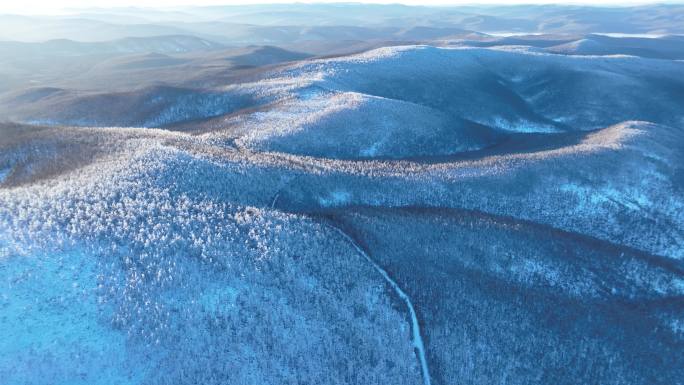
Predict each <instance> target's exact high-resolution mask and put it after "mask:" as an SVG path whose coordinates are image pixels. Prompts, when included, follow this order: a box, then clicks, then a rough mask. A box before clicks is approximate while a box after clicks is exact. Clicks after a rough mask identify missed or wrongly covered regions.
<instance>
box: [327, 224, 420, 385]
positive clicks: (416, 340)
mask: <svg viewBox="0 0 684 385" xmlns="http://www.w3.org/2000/svg"><path fill="white" fill-rule="evenodd" d="M328 226H330V228H332V229H334V230H335V231H337V232H338V233H339V234H340V235H341V236H342V237H343V238H344V239H346V240H347V242H349V243H350V244H351V245H352V246H353V247H354V248H355V249H356V251H358V252H359V254H361V255H363V257H364V258H365V259H366V260H367V261H368V262H369V263H370V264H371V265H372V266H373V267H374V268H375V270H377V272H378V273H380V275H382V277H383V278H384V279H385V281H387V283H389V285H390V286H391V287H392V289H394V291H395V292H396V293H397V295H398V296H399V298H401V300H402V301H404V303H405V304H406V307H407V308H408V310H409V313H410V315H411V330H412V332H413V346H414V347H415V349H416V353H417V354H418V360H419V361H420V369H421V372H422V375H423V384H424V385H430V371H429V370H428V364H427V358H426V357H425V344H423V337H422V336H421V334H420V324H419V323H418V317H417V316H416V310H415V309H414V308H413V303H411V298H409V296H408V295H407V294H406V293H405V292H404V291H403V290H402V289H401V287H399V284H398V283H397V282H396V281H395V280H393V279H392V277H390V276H389V274H388V273H387V271H385V269H383V268H382V267H380V265H378V264H377V263H376V262H375V261H374V260H373V259H372V258H371V257H370V256H369V255H368V254H367V253H366V252H365V251H364V250H363V249H362V248H361V247H360V246H359V245H358V244H357V243H356V242H355V241H354V240H353V239H352V238H351V237H350V236H349V235H347V233H345V232H344V231H342V230H341V229H340V228H338V227H335V226H331V225H328Z"/></svg>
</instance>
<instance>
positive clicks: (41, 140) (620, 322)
mask: <svg viewBox="0 0 684 385" xmlns="http://www.w3.org/2000/svg"><path fill="white" fill-rule="evenodd" d="M682 79H684V63H682V62H677V61H669V60H659V59H645V58H640V57H633V56H601V57H598V56H579V55H578V56H564V55H556V54H548V53H542V52H540V51H539V50H536V49H532V48H529V47H528V48H521V47H507V48H494V49H485V48H437V47H432V46H425V45H420V46H405V47H393V48H382V49H379V50H374V51H369V52H365V53H362V54H358V55H351V56H344V57H339V58H328V59H316V60H308V61H302V62H299V63H295V64H290V65H287V66H282V67H276V68H271V69H269V70H268V71H267V72H265V73H264V74H262V76H261V77H260V78H258V79H251V80H250V81H249V82H244V83H238V84H229V85H226V86H224V87H220V88H215V87H214V88H211V89H208V90H196V89H192V90H191V89H184V88H183V89H181V88H172V89H170V88H164V87H161V88H152V89H150V88H147V89H145V90H144V91H143V92H142V93H137V94H136V93H131V94H124V93H119V94H113V95H102V94H98V95H95V96H93V95H72V94H68V92H67V94H68V95H67V97H64V98H62V97H60V96H59V95H57V96H55V94H51V95H50V96H47V97H44V98H41V99H40V101H39V104H37V105H36V106H39V107H41V108H42V110H41V111H40V113H35V111H36V109H34V108H33V107H31V108H28V107H27V108H26V109H24V110H22V111H17V113H18V114H19V115H21V116H18V119H17V120H21V121H24V122H34V123H36V122H41V124H43V125H38V124H25V123H24V124H20V123H2V124H1V125H0V330H2V331H3V335H4V336H3V338H2V339H1V340H0V378H2V379H3V382H6V383H8V384H48V383H49V384H55V383H56V384H174V385H176V384H380V383H385V384H490V383H506V384H531V383H534V384H550V383H557V384H575V383H601V384H677V383H681V381H682V378H684V355H682V354H681V353H682V352H684V326H683V325H684V301H683V299H684V265H682V260H684V145H683V144H684V108H683V107H682V106H683V105H682V101H683V100H684V99H683V98H684V80H682ZM58 93H59V92H58ZM62 96H63V95H62ZM127 98H132V99H131V100H132V101H131V100H129V99H127ZM109 102H111V105H108V104H107V103H109ZM136 106H137V107H139V108H138V109H136ZM34 107H35V106H34ZM108 107H111V108H108ZM84 109H85V110H88V114H86V115H83V114H81V111H84ZM123 111H129V112H128V113H123ZM105 126H107V127H105ZM108 126H121V127H108ZM128 126H130V127H128ZM145 127H147V128H145ZM149 127H157V128H149ZM179 127H180V128H179Z"/></svg>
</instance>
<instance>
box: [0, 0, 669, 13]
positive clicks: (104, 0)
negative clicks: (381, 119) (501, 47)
mask: <svg viewBox="0 0 684 385" xmlns="http://www.w3.org/2000/svg"><path fill="white" fill-rule="evenodd" d="M292 2H294V1H293V0H261V1H250V0H0V12H3V13H7V12H18V13H54V12H58V11H59V10H60V9H63V8H73V7H77V8H85V7H123V6H138V7H173V6H182V5H221V4H260V3H292ZM298 2H301V3H311V2H318V3H334V2H340V0H319V1H298ZM349 2H357V3H403V4H412V5H459V4H516V3H524V4H532V3H535V4H539V3H543V4H547V3H566V4H567V3H572V4H590V5H625V4H643V3H648V2H649V1H648V0H645V1H644V0H633V1H632V0H627V1H625V0H451V1H449V0H370V1H369V0H356V1H353V0H352V1H349ZM661 2H662V1H661Z"/></svg>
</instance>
